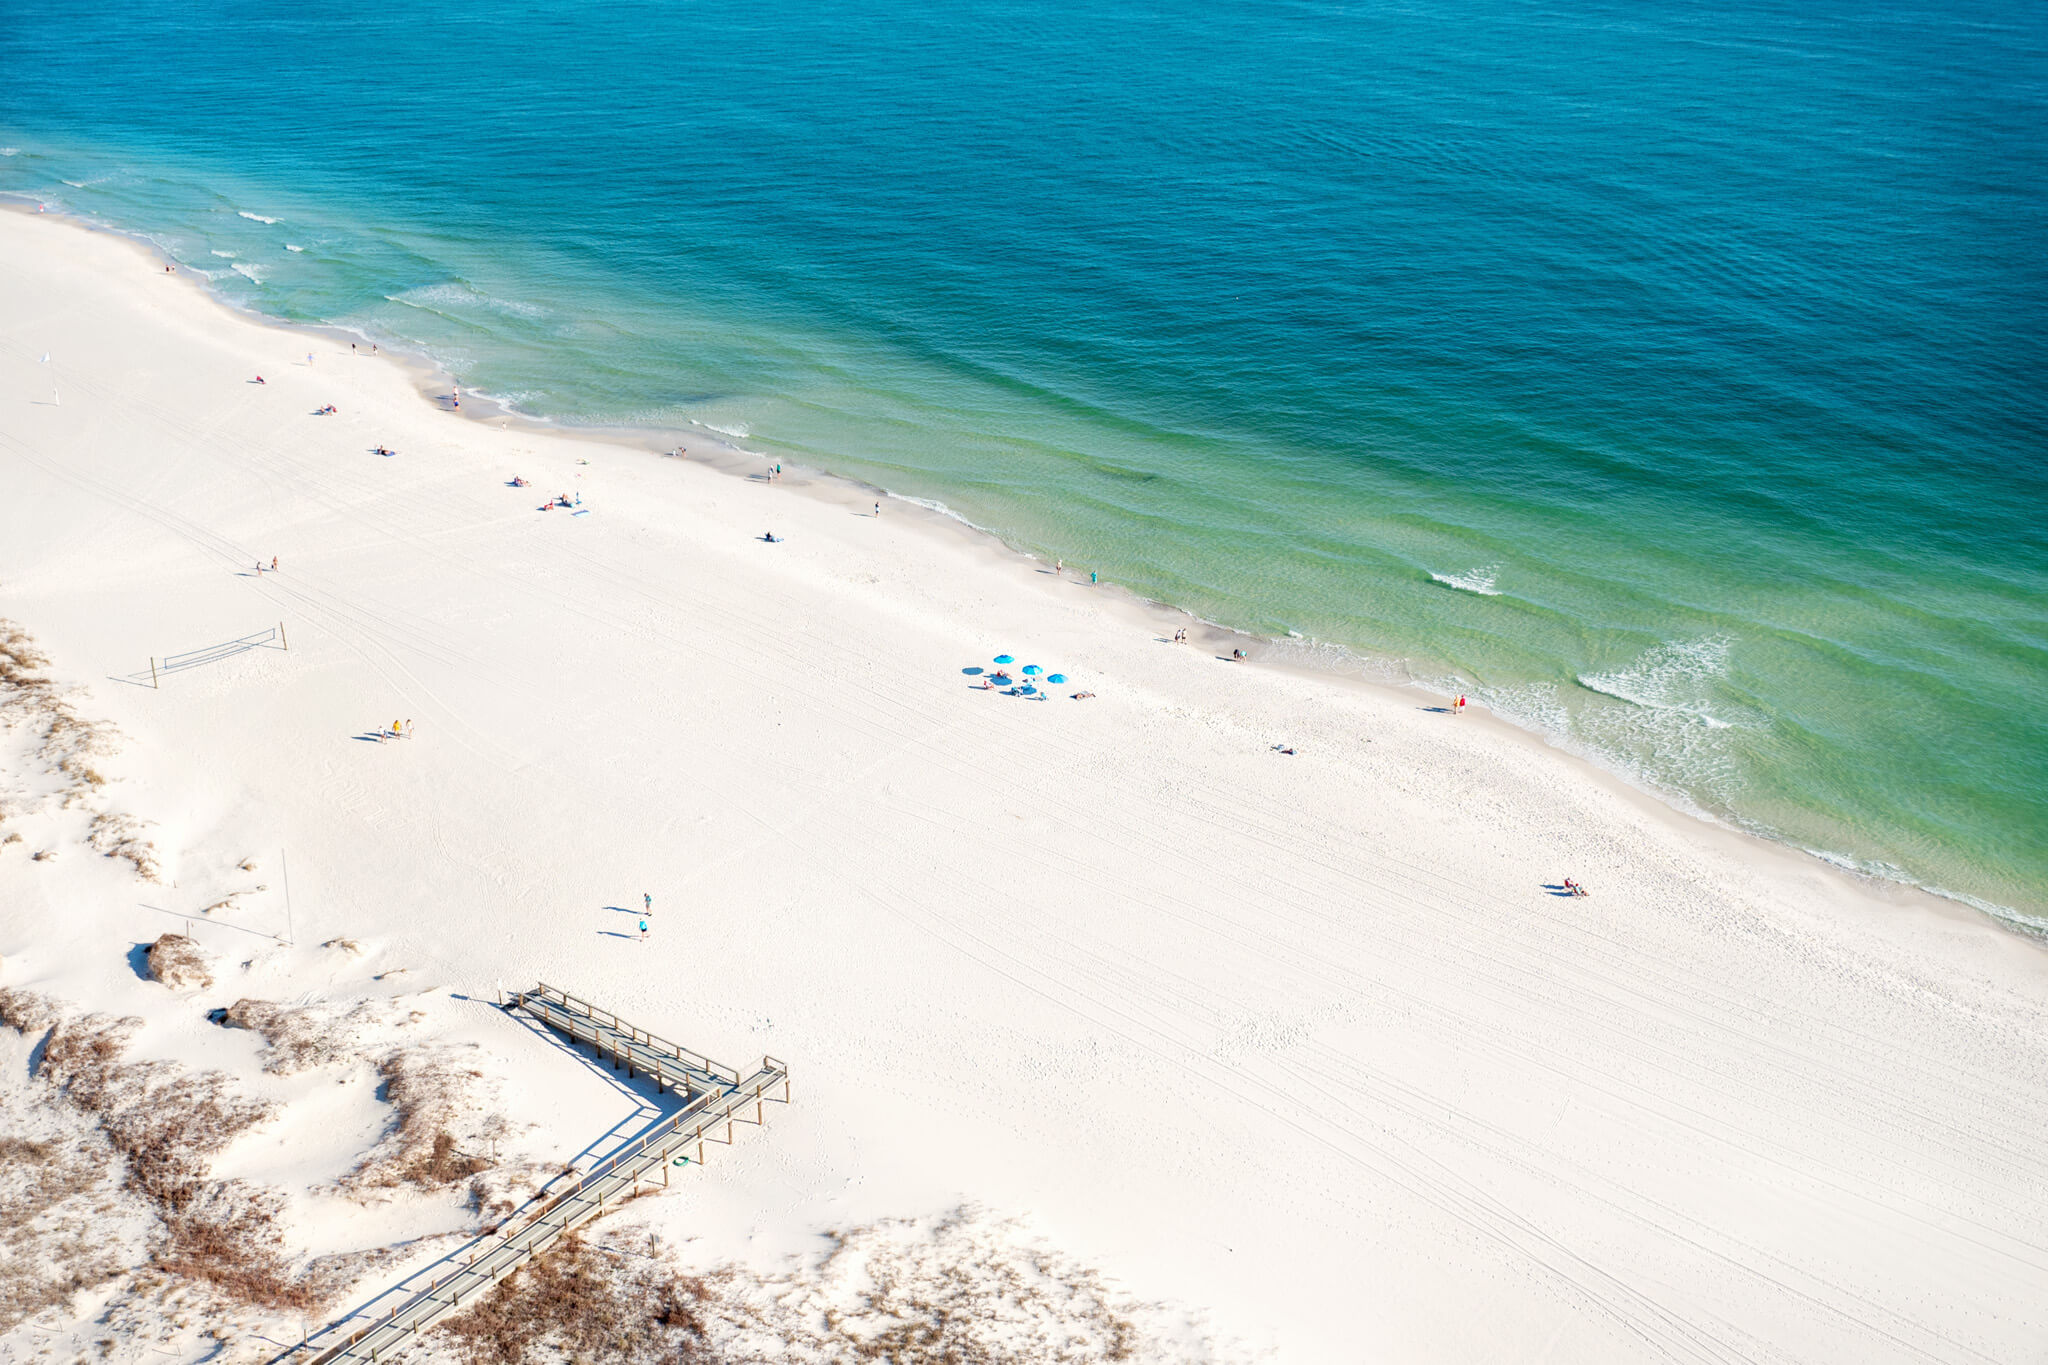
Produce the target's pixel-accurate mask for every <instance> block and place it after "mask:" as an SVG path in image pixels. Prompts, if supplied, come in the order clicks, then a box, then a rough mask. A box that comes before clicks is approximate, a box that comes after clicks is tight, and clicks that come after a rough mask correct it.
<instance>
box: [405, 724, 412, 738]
mask: <svg viewBox="0 0 2048 1365" xmlns="http://www.w3.org/2000/svg"><path fill="white" fill-rule="evenodd" d="M405 737H406V738H407V739H411V738H412V722H411V721H410V720H408V721H406V723H405Z"/></svg>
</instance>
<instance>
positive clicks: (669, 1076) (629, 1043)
mask: <svg viewBox="0 0 2048 1365" xmlns="http://www.w3.org/2000/svg"><path fill="white" fill-rule="evenodd" d="M507 1008H509V1009H516V1010H525V1011H526V1012H527V1013H528V1014H530V1015H532V1016H533V1017H534V1018H536V1019H538V1020H539V1021H540V1022H541V1023H543V1024H546V1025H547V1026H548V1027H549V1028H551V1029H554V1030H555V1031H556V1032H557V1033H561V1034H564V1035H566V1036H567V1037H568V1039H569V1040H570V1042H572V1043H588V1044H590V1045H591V1047H592V1048H593V1049H595V1050H596V1052H597V1053H598V1055H599V1056H603V1055H604V1054H606V1053H609V1054H611V1058H612V1066H613V1068H614V1069H617V1068H619V1067H621V1066H623V1067H624V1068H625V1071H626V1075H627V1076H628V1077H632V1076H635V1075H638V1074H639V1073H640V1072H642V1071H644V1072H646V1073H647V1074H648V1075H650V1076H653V1077H654V1088H655V1092H656V1093H657V1094H662V1093H666V1091H667V1090H668V1087H669V1086H670V1085H671V1084H673V1083H675V1081H676V1080H677V1079H678V1078H683V1079H686V1080H687V1081H688V1082H689V1088H690V1089H691V1090H712V1089H717V1088H719V1087H721V1086H729V1085H738V1084H739V1083H740V1073H739V1072H738V1071H736V1070H734V1069H733V1068H732V1067H729V1066H724V1065H721V1064H720V1063H718V1062H714V1061H712V1060H711V1059H710V1058H709V1057H706V1056H704V1055H703V1054H702V1053H698V1052H692V1051H691V1050H690V1049H689V1048H686V1047H682V1046H679V1045H678V1044H675V1043H671V1042H670V1041H669V1040H668V1039H666V1038H664V1037H662V1036H661V1035H660V1034H657V1033H649V1032H648V1031H647V1030H646V1029H643V1028H635V1027H634V1026H633V1025H631V1024H629V1023H627V1022H625V1021H624V1020H623V1019H621V1018H619V1016H618V1015H616V1014H613V1013H612V1012H611V1011H610V1010H605V1009H599V1008H598V1007H597V1006H595V1005H593V1004H591V1003H590V1002H589V1001H588V1000H584V999H582V998H580V997H578V996H574V995H571V994H569V993H568V992H567V991H565V990H561V989H559V988H557V987H554V986H550V985H548V984H547V983H546V982H545V981H543V982H541V983H540V984H539V985H537V986H535V987H534V988H533V989H532V990H530V991H514V992H513V993H512V998H511V1000H510V1002H509V1003H508V1004H507Z"/></svg>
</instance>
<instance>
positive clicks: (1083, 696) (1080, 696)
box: [1074, 692, 1095, 701]
mask: <svg viewBox="0 0 2048 1365" xmlns="http://www.w3.org/2000/svg"><path fill="white" fill-rule="evenodd" d="M1094 695H1095V694H1094V693H1093V692H1076V693H1075V694H1074V700H1075V701H1087V700H1088V699H1089V698H1090V697H1092V696H1094Z"/></svg>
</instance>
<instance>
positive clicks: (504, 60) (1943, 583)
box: [0, 0, 2048, 915]
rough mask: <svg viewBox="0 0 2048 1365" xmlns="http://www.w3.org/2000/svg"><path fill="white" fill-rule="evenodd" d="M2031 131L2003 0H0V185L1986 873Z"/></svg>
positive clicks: (1624, 754) (644, 419)
mask: <svg viewBox="0 0 2048 1365" xmlns="http://www.w3.org/2000/svg"><path fill="white" fill-rule="evenodd" d="M2044 129H2048V7H2043V6H2040V5H2025V4H2019V3H1979V4H1970V3H1964V4H1960V5H1954V4H1952V5H1946V6H1942V7H1939V8H1936V7H1931V6H1915V5H1902V4H1885V3H1877V4H1857V5H1850V4H1846V3H1840V2H1839V0H1819V3H1814V4H1765V3H1727V2H1726V0H1712V2H1711V3H1705V4H1700V5H1694V6H1689V7H1670V8H1665V9H1660V8H1657V7H1650V6H1642V5H1624V4H1619V3H1613V4H1601V3H1592V2H1590V0H1572V2H1570V3H1554V4H1512V3H1503V2H1502V0H1471V3H1463V4H1456V5H1453V4H1446V3H1434V2H1425V3H1414V4H1373V3H1365V4H1319V3H1292V4H1280V3H1272V4H1222V5H1208V6H1194V5H1180V6H1164V5H1157V4H1151V5H1147V4H1117V5H1108V4H1082V3H1073V2H1072V0H1044V2H1043V3H1033V4H1021V3H982V4H972V3H950V4H938V3H931V2H929V0H874V2H873V3H870V4H867V5H861V6H855V5H848V4H833V3H813V2H807V0H797V2H796V3H791V4H788V5H784V6H779V7H769V8H767V9H763V10H742V9H738V8H734V7H710V6H698V5H687V4H648V3H616V4H604V5H595V4H585V3H562V4H553V5H548V6H538V5H514V4H473V5H468V6H439V7H435V8H434V9H432V10H431V11H428V12H424V13H420V14H401V13H397V12H394V11H392V10H390V9H389V8H387V7H375V6H365V5H340V4H327V3H315V4H309V5H301V6H295V7H285V6H277V5H274V4H273V5H253V4H229V5H223V6H217V7H214V8H213V9H212V10H211V11H209V12H207V13H206V14H197V13H194V12H192V11H189V10H186V9H183V8H173V7H163V6H155V5H126V4H115V5H112V6H107V7H99V8H93V9H86V8H79V7H74V8H68V9H67V8H59V7H49V6H43V7H27V6H22V5H19V4H17V5H11V6H8V7H7V8H6V10H5V12H4V13H0V143H4V144H6V145H7V146H9V147H12V148H14V149H15V150H14V154H13V155H10V156H5V157H0V192H8V193H14V194H19V195H26V196H29V197H34V198H37V199H40V200H43V201H46V202H49V203H51V204H52V205H53V206H58V207H63V208H67V209H70V210H72V211H74V212H79V213H83V214H86V215H88V216H93V217H96V218H99V219H102V220H104V221H107V222H111V223H114V224H116V225H119V226H122V227H125V228H127V229H130V230H133V231H137V232H140V233H144V234H146V235H149V236H151V237H153V238H155V239H156V240H158V241H159V242H161V243H163V244H164V245H165V246H166V247H167V248H168V249H169V250H171V251H172V252H173V253H174V254H176V255H177V256H178V257H179V258H180V259H182V260H184V261H185V262H187V264H188V265H189V266H191V267H194V268H200V269H204V270H206V271H208V272H209V273H210V274H211V275H213V276H214V277H215V283H216V286H217V287H218V288H219V289H220V290H221V291H222V292H223V293H224V294H226V295H228V296H229V297H231V298H233V299H235V300H237V301H240V302H244V303H246V304H249V305H251V306H254V307H257V308H260V309H263V310H266V311H269V312H272V313H275V314H279V315H282V316H286V317H291V318H298V319H321V320H332V321H339V322H345V323H349V324H352V325H355V326H358V327H361V328H363V329H365V330H366V331H369V332H370V333H371V334H373V335H376V336H379V337H381V338H384V339H386V340H389V341H392V342H406V343H410V344H412V345H415V346H417V347H419V348H421V349H424V350H427V351H429V352H431V353H432V354H434V355H436V356H437V357H439V358H441V359H442V360H443V361H444V362H445V363H447V364H448V365H450V366H451V367H452V368H454V369H455V370H456V371H457V372H458V373H460V374H461V375H463V376H464V378H465V379H466V380H468V381H469V382H470V383H472V384H474V385H477V386H480V387H481V388H484V389H486V390H489V391H492V392H495V393H499V394H502V395H505V396H508V397H510V398H512V399H513V400H515V401H517V402H518V403H520V404H521V405H523V406H525V407H527V408H529V409H530V410H532V411H535V412H537V413H542V414H547V415H551V416H555V417H559V418H563V419H568V420H578V421H590V422H604V423H616V422H628V423H641V424H647V425H653V426H664V427H686V426H688V425H689V424H691V423H699V424H703V425H707V426H714V427H717V428H719V429H722V430H725V431H729V432H739V433H744V434H745V437H744V439H745V441H746V443H747V445H748V447H749V448H750V449H756V450H760V451H763V452H765V453H768V454H772V455H775V456H778V457H783V458H793V459H800V460H803V461H805V462H808V463H812V464H816V465H822V466H824V467H826V468H829V469H834V470H839V471H843V472H846V473H849V474H853V475H857V476H860V477H865V478H868V479H872V480H874V481H876V482H879V483H881V484H884V485H886V486H888V487H889V488H891V489H892V490H896V491H900V492H903V493H907V494H913V495H918V496H923V497H927V498H936V499H940V500H943V501H944V502H945V503H946V504H947V505H948V506H950V507H952V508H954V509H956V510H958V511H959V512H961V513H962V514H963V515H966V516H968V517H970V518H971V519H973V520H975V521H976V522H979V523H981V524H983V525H987V526H989V527H991V528H993V529H995V530H997V531H998V532H999V533H1001V534H1003V535H1004V536H1005V537H1006V538H1008V539H1010V540H1011V541H1012V542H1014V543H1016V544H1018V545H1020V546H1023V547H1026V548H1031V549H1034V550H1038V551H1041V552H1044V553H1047V554H1057V555H1060V556H1062V557H1064V558H1065V559H1067V560H1068V561H1069V562H1070V563H1081V564H1084V565H1086V566H1088V567H1092V568H1096V569H1098V570H1099V571H1100V572H1101V573H1102V575H1103V576H1104V577H1105V578H1108V579H1112V580H1115V581H1118V582H1122V583H1126V584H1129V585H1130V586H1132V587H1134V588H1136V589H1138V590H1139V591H1142V592H1145V593H1148V594H1151V595H1154V596H1157V597H1161V598H1164V599H1166V600H1169V601H1173V602H1177V603H1180V604H1183V605H1186V606H1189V607H1192V608H1194V609H1197V610H1199V611H1201V612H1203V613H1204V614H1206V615H1209V616H1211V617H1214V618H1216V619H1220V620H1224V621H1227V622H1230V623H1233V624H1239V625H1244V626H1248V627H1251V628H1254V629H1258V630H1262V631H1268V632H1272V633H1275V634H1284V633H1285V632H1287V631H1290V630H1291V631H1294V632H1297V633H1298V634H1299V635H1300V636H1301V637H1303V640H1302V641H1301V642H1300V643H1299V644H1297V645H1295V646H1293V647H1294V648H1297V649H1299V650H1300V651H1301V652H1303V653H1305V654H1311V653H1312V654H1316V655H1318V656H1319V657H1324V658H1327V659H1329V660H1330V661H1331V662H1332V663H1333V664H1335V665H1337V666H1349V667H1358V668H1363V669H1366V670H1368V671H1377V672H1381V673H1395V674H1397V675H1402V676H1414V677H1417V678H1421V679H1424V680H1429V681H1435V682H1439V683H1441V684H1443V685H1446V686H1458V687H1460V688H1462V689H1463V690H1466V691H1469V692H1472V693H1474V694H1475V695H1477V696H1479V697H1482V698H1484V699H1486V700H1488V701H1489V702H1491V703H1492V704H1494V705H1496V706H1498V707H1500V708H1502V709H1504V710H1506V711H1508V712H1509V713H1510V714H1513V715H1515V716H1517V717H1518V718H1520V719H1521V720H1523V721H1524V722H1525V723H1527V724H1529V725H1532V726H1535V727H1538V728H1541V729H1543V730H1545V731H1546V732H1548V733H1552V734H1555V735H1557V736H1558V737H1560V739H1561V740H1562V741H1563V742H1566V743H1568V744H1571V745H1573V746H1575V747H1578V748H1581V749H1583V750H1586V751H1588V752H1591V753H1593V754H1595V755H1596V756H1597V757H1599V758H1601V759H1602V760H1603V761H1605V762H1607V763H1609V764H1612V765H1614V766H1616V767H1619V768H1622V769H1624V770H1626V771H1629V772H1630V773H1632V774H1634V775H1635V776H1636V777H1637V778H1638V779H1639V780H1641V781H1643V782H1645V783H1646V784H1648V785H1650V786H1653V787H1655V788H1657V789H1658V790H1660V791H1664V792H1666V793H1668V794H1670V795H1672V796H1674V797H1676V798H1679V799H1681V800H1684V801H1687V802H1690V803H1691V804H1694V805H1697V806H1700V807H1702V808H1705V809H1707V810H1710V811H1712V812H1714V813H1716V814H1719V815H1721V816H1723V817H1725V818H1729V819H1732V820H1735V821H1737V822H1738V823H1743V824H1745V825H1748V826H1750V827H1752V828H1756V829H1759V830H1761V831H1764V832H1769V833H1773V834H1775V835H1777V836H1779V837H1783V838H1786V839H1788V840H1790V841H1792V842H1794V843H1797V844H1799V845H1801V846H1804V847H1808V848H1812V849H1815V850H1818V851H1823V852H1826V853H1829V854H1831V855H1834V856H1837V857H1839V858H1841V859H1844V860H1846V861H1849V862H1852V863H1854V864H1857V865H1861V866H1865V867H1869V868H1873V869H1891V870H1893V871H1895V872H1896V873H1897V874H1899V875H1905V876H1909V877H1912V878H1914V879H1917V880H1922V881H1925V882H1928V883H1931V884H1933V885H1936V886H1939V887H1942V888H1945V889H1947V890H1950V891H1952V892H1956V893H1961V894H1964V895H1967V896H1969V897H1973V898H1977V899H1980V900H1982V901H1985V902H1989V903H1992V904H1994V905H1997V906H2002V907H2007V908H2009V909H2017V910H2019V911H2022V912H2027V913H2031V914H2036V915H2040V914H2043V913H2048V837H2044V834H2048V535H2044V531H2043V527H2044V526H2048V466H2044V451H2048V417H2044V407H2043V399H2044V396H2048V393H2044V390H2048V382H2044V374H2048V364H2044V362H2048V340H2044V338H2048V329H2044V327H2043V322H2044V311H2048V310H2044V304H2048V249H2044V247H2048V193H2044V189H2043V186H2044V183H2048V180H2044V174H2043V172H2044V170H2048V134H2044ZM246 215H256V216H254V217H251V216H246ZM265 220H275V221H265ZM293 248H297V249H293ZM222 253H233V254H232V255H228V254H222ZM1340 648H1341V650H1343V651H1346V652H1344V653H1341V654H1340V653H1338V650H1339V649H1340Z"/></svg>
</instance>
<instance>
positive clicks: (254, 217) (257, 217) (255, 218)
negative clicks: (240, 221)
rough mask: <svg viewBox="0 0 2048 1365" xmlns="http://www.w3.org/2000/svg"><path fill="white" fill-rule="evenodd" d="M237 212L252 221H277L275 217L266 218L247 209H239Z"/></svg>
mask: <svg viewBox="0 0 2048 1365" xmlns="http://www.w3.org/2000/svg"><path fill="white" fill-rule="evenodd" d="M237 212H238V213H240V215H241V216H242V217H244V218H247V219H248V220H249V221H250V222H252V223H275V222H276V221H277V219H275V218H266V217H264V216H263V215H262V214H260V213H251V212H249V210H247V209H240V210H237Z"/></svg>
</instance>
